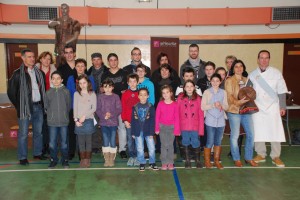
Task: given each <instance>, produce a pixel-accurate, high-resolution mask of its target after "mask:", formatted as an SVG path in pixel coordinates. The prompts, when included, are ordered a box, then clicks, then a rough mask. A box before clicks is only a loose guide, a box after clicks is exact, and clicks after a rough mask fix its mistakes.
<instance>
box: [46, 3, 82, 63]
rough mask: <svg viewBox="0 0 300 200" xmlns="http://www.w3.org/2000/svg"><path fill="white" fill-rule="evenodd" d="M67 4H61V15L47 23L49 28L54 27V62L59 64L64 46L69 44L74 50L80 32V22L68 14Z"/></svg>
mask: <svg viewBox="0 0 300 200" xmlns="http://www.w3.org/2000/svg"><path fill="white" fill-rule="evenodd" d="M69 11H70V9H69V6H68V5H67V4H65V3H63V4H61V14H62V17H60V18H55V19H53V20H51V21H50V22H49V24H48V27H49V28H54V29H55V34H56V35H55V50H54V52H55V53H56V55H57V58H56V62H57V63H58V65H59V64H60V61H61V59H62V58H63V56H64V47H65V46H66V45H69V46H70V47H73V49H74V51H75V50H76V43H77V39H78V36H79V34H80V29H81V26H80V23H79V22H78V21H77V20H74V19H72V18H71V17H70V16H69Z"/></svg>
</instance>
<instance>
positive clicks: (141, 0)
mask: <svg viewBox="0 0 300 200" xmlns="http://www.w3.org/2000/svg"><path fill="white" fill-rule="evenodd" d="M138 1H139V3H144V2H148V3H149V2H151V1H152V0H138Z"/></svg>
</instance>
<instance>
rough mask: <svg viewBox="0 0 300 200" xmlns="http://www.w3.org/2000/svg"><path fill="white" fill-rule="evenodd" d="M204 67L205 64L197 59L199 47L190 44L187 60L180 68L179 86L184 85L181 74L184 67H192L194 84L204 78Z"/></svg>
mask: <svg viewBox="0 0 300 200" xmlns="http://www.w3.org/2000/svg"><path fill="white" fill-rule="evenodd" d="M204 65H205V62H204V61H203V60H201V59H200V58H199V46H198V45H197V44H191V45H190V46H189V58H188V59H187V60H186V61H185V62H184V63H183V64H182V65H181V67H180V80H181V84H184V80H183V77H182V72H183V70H184V69H185V68H186V67H192V68H193V69H194V71H195V80H194V83H197V81H198V80H199V79H200V78H203V77H204V76H205V73H204Z"/></svg>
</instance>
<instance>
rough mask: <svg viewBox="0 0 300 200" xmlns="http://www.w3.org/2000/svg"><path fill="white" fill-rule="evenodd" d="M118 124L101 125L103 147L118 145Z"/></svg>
mask: <svg viewBox="0 0 300 200" xmlns="http://www.w3.org/2000/svg"><path fill="white" fill-rule="evenodd" d="M117 128H118V127H117V126H101V131H102V138H103V147H112V148H115V147H116V134H117Z"/></svg>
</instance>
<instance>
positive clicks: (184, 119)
mask: <svg viewBox="0 0 300 200" xmlns="http://www.w3.org/2000/svg"><path fill="white" fill-rule="evenodd" d="M182 97H183V94H181V95H179V96H178V98H177V102H178V107H179V121H180V129H181V131H197V132H198V134H199V135H200V136H203V135H204V112H203V111H202V110H201V97H200V96H199V95H197V98H196V99H195V100H189V99H188V98H184V99H182Z"/></svg>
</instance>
